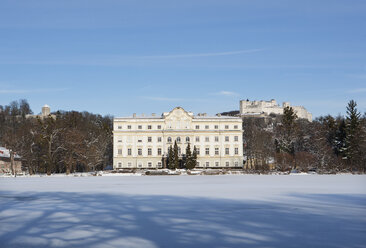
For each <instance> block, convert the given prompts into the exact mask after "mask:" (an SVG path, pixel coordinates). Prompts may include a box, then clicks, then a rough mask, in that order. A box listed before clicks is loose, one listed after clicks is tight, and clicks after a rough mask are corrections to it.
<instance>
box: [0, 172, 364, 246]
mask: <svg viewBox="0 0 366 248" xmlns="http://www.w3.org/2000/svg"><path fill="white" fill-rule="evenodd" d="M0 247H22V248H23V247H24V248H27V247H37V248H38V247H144V248H149V247H172V248H174V247H281V248H282V247H366V176H354V175H332V176H320V175H283V176H279V175H272V176H270V175H268V176H265V175H263V176H259V175H226V176H143V177H126V176H114V177H73V176H69V177H17V178H4V177H3V178H0Z"/></svg>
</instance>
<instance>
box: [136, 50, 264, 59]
mask: <svg viewBox="0 0 366 248" xmlns="http://www.w3.org/2000/svg"><path fill="white" fill-rule="evenodd" d="M263 50H264V49H263V48H261V49H250V50H238V51H229V52H216V53H191V54H175V55H152V56H137V57H136V58H139V59H179V58H197V57H215V56H228V55H237V54H244V53H256V52H260V51H263Z"/></svg>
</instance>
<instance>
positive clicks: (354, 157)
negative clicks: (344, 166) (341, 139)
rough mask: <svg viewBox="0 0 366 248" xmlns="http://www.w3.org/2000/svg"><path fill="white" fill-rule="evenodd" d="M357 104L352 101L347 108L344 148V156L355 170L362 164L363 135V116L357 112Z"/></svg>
mask: <svg viewBox="0 0 366 248" xmlns="http://www.w3.org/2000/svg"><path fill="white" fill-rule="evenodd" d="M356 106H357V103H356V102H355V101H354V100H351V101H350V102H349V103H348V106H347V118H346V139H345V147H344V155H345V158H346V159H347V161H348V163H349V165H350V167H351V168H350V169H351V170H353V169H354V166H356V165H357V163H360V162H361V156H362V151H361V149H360V146H361V141H362V136H363V135H362V134H361V131H362V129H361V114H360V113H359V112H358V111H357V108H356Z"/></svg>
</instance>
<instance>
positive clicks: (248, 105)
mask: <svg viewBox="0 0 366 248" xmlns="http://www.w3.org/2000/svg"><path fill="white" fill-rule="evenodd" d="M286 107H292V108H293V109H294V111H295V112H296V114H297V117H298V118H301V119H307V120H308V121H312V114H311V113H310V112H308V111H307V110H306V109H305V108H304V107H303V106H291V105H290V103H289V102H284V103H283V104H282V106H280V105H279V104H277V102H276V100H274V99H272V100H270V101H249V100H242V101H240V115H241V116H251V115H253V116H268V115H270V114H280V115H282V114H283V109H284V108H286Z"/></svg>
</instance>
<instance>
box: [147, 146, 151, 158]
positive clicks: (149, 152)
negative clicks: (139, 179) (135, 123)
mask: <svg viewBox="0 0 366 248" xmlns="http://www.w3.org/2000/svg"><path fill="white" fill-rule="evenodd" d="M147 155H149V156H151V155H152V150H151V148H148V149H147Z"/></svg>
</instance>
